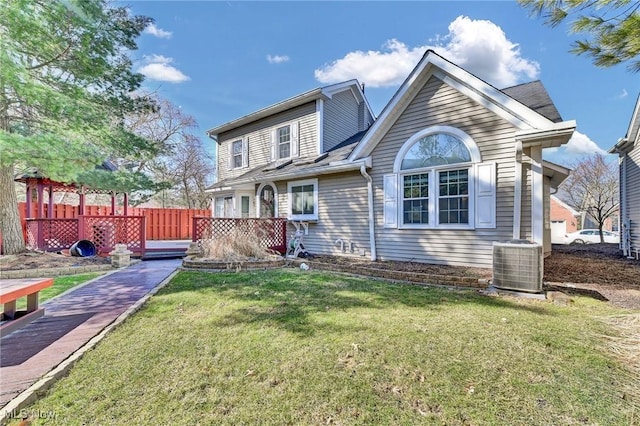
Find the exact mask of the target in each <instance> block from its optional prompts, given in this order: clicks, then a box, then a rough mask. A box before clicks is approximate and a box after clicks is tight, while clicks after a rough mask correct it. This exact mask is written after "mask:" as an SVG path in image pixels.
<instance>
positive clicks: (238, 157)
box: [232, 140, 242, 169]
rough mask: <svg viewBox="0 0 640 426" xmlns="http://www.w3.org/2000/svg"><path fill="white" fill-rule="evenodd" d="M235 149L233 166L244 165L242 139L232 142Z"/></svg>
mask: <svg viewBox="0 0 640 426" xmlns="http://www.w3.org/2000/svg"><path fill="white" fill-rule="evenodd" d="M232 150H233V159H232V162H233V168H234V169H235V168H238V167H242V140H239V141H235V142H233V144H232Z"/></svg>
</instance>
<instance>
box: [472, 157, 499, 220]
mask: <svg viewBox="0 0 640 426" xmlns="http://www.w3.org/2000/svg"><path fill="white" fill-rule="evenodd" d="M475 180H476V188H475V190H476V195H475V196H476V205H475V216H476V228H495V227H496V164H495V163H482V164H476V170H475Z"/></svg>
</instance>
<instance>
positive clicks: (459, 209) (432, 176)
mask: <svg viewBox="0 0 640 426" xmlns="http://www.w3.org/2000/svg"><path fill="white" fill-rule="evenodd" d="M384 203H385V206H384V215H385V217H384V224H385V227H392V228H395V227H398V226H399V227H401V228H423V227H424V228H456V229H472V228H475V227H495V164H494V163H481V158H480V151H479V150H478V147H477V145H476V144H475V142H474V141H473V140H472V139H471V137H469V136H468V135H467V134H466V133H464V132H462V131H460V130H458V129H455V128H452V127H447V126H434V127H430V128H427V129H425V130H422V131H420V132H418V133H416V134H415V135H414V136H412V137H411V138H409V140H408V141H407V142H405V144H404V145H403V146H402V148H401V149H400V150H399V152H398V155H397V157H396V160H395V164H394V174H390V175H385V176H384ZM476 212H477V214H476Z"/></svg>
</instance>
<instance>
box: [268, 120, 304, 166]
mask: <svg viewBox="0 0 640 426" xmlns="http://www.w3.org/2000/svg"><path fill="white" fill-rule="evenodd" d="M271 138H272V140H271V161H276V160H285V159H288V158H292V157H297V156H298V151H299V149H298V147H299V146H298V145H299V141H298V122H292V123H287V124H283V125H281V126H278V127H275V128H274V129H273V130H272V136H271Z"/></svg>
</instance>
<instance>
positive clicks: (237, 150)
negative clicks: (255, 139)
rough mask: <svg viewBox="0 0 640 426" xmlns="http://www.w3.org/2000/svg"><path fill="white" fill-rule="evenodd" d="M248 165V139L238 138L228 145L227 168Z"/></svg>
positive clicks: (231, 168)
mask: <svg viewBox="0 0 640 426" xmlns="http://www.w3.org/2000/svg"><path fill="white" fill-rule="evenodd" d="M242 167H249V140H248V138H243V139H238V140H235V141H233V142H231V144H230V145H229V162H228V168H229V170H233V169H239V168H242Z"/></svg>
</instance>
